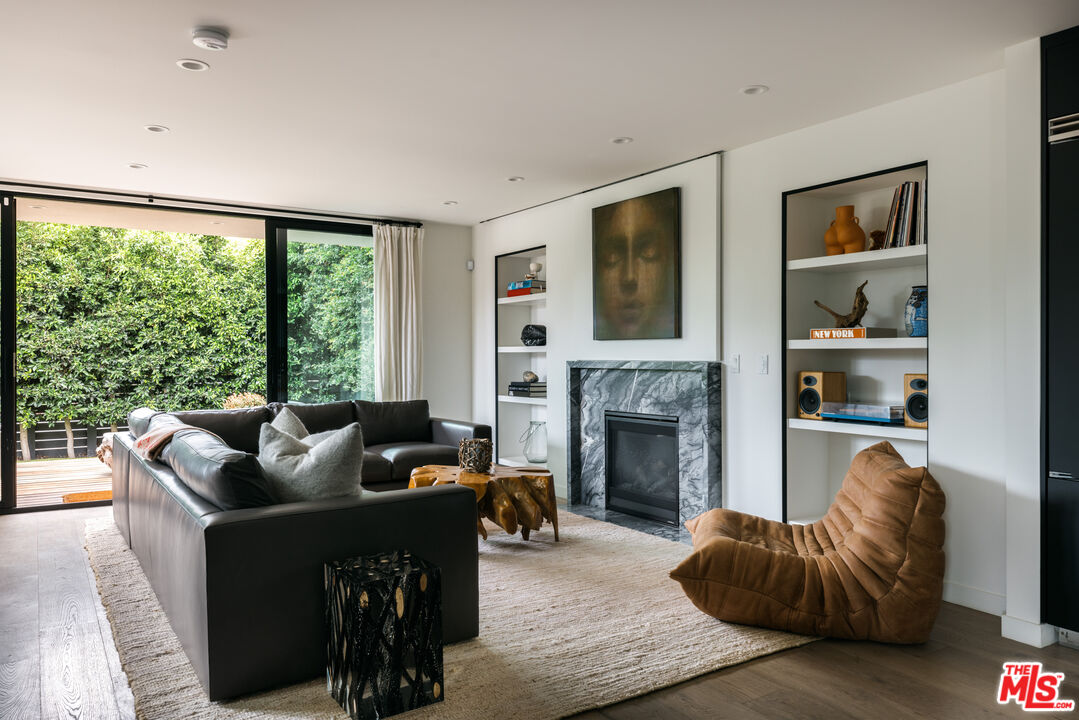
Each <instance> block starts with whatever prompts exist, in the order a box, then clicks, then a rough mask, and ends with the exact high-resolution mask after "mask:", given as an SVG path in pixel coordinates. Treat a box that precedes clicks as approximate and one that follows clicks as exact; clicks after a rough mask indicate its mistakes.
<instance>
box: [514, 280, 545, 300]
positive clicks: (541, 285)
mask: <svg viewBox="0 0 1079 720" xmlns="http://www.w3.org/2000/svg"><path fill="white" fill-rule="evenodd" d="M543 292H547V281H546V280H517V281H515V282H511V283H510V284H509V285H507V286H506V297H517V296H518V295H535V294H536V293H543Z"/></svg>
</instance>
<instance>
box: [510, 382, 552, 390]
mask: <svg viewBox="0 0 1079 720" xmlns="http://www.w3.org/2000/svg"><path fill="white" fill-rule="evenodd" d="M510 387H515V388H523V389H525V390H527V389H528V388H545V387H547V383H546V382H544V381H542V380H537V381H535V382H528V381H527V380H513V381H511V382H510Z"/></svg>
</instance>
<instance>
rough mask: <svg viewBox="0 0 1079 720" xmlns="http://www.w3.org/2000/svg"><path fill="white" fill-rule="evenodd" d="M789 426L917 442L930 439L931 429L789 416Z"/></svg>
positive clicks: (796, 428) (794, 428) (797, 428)
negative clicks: (803, 418)
mask: <svg viewBox="0 0 1079 720" xmlns="http://www.w3.org/2000/svg"><path fill="white" fill-rule="evenodd" d="M787 427H788V428H790V429H791V430H815V431H817V432H830V433H841V434H844V435H865V436H867V437H879V438H890V439H893V440H914V441H915V442H926V441H927V440H928V439H929V431H928V430H926V429H925V428H909V427H905V426H896V425H872V424H868V423H851V422H836V421H833V420H802V419H801V418H788V419H787Z"/></svg>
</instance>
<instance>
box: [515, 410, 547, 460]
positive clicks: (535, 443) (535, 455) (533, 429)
mask: <svg viewBox="0 0 1079 720" xmlns="http://www.w3.org/2000/svg"><path fill="white" fill-rule="evenodd" d="M521 442H522V443H524V454H525V460H527V461H528V462H530V463H545V462H547V423H545V422H543V421H542V420H532V421H531V422H529V423H528V429H527V430H525V431H524V434H522V435H521Z"/></svg>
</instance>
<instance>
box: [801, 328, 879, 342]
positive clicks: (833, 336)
mask: <svg viewBox="0 0 1079 720" xmlns="http://www.w3.org/2000/svg"><path fill="white" fill-rule="evenodd" d="M897 336H898V333H897V332H896V330H895V328H879V327H852V328H813V329H812V330H810V331H809V339H810V340H864V339H865V338H894V337H897Z"/></svg>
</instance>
